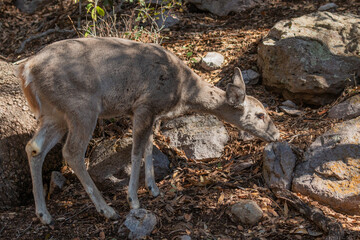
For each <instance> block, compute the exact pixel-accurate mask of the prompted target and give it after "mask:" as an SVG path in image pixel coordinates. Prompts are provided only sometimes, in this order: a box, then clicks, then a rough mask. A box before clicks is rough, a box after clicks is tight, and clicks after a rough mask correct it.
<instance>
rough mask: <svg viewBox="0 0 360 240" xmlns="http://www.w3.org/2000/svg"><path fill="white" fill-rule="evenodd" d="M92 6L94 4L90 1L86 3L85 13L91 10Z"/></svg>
mask: <svg viewBox="0 0 360 240" xmlns="http://www.w3.org/2000/svg"><path fill="white" fill-rule="evenodd" d="M93 7H94V4H92V3H89V4H88V5H86V10H87V13H89V12H90V11H91V8H93Z"/></svg>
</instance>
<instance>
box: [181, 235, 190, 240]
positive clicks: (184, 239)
mask: <svg viewBox="0 0 360 240" xmlns="http://www.w3.org/2000/svg"><path fill="white" fill-rule="evenodd" d="M180 240H191V237H190V236H189V235H182V236H180Z"/></svg>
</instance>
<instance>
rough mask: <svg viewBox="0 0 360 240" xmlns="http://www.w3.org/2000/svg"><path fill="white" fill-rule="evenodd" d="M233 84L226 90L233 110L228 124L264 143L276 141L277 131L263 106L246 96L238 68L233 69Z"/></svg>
mask: <svg viewBox="0 0 360 240" xmlns="http://www.w3.org/2000/svg"><path fill="white" fill-rule="evenodd" d="M233 80H234V81H233V83H229V84H228V86H227V89H226V100H227V103H228V104H229V105H230V106H231V107H232V108H234V115H233V116H231V117H230V119H229V120H230V122H231V123H232V124H234V125H235V126H237V127H238V128H240V129H242V130H245V131H247V132H249V133H251V134H253V135H255V136H256V137H259V138H261V139H263V140H265V141H268V142H272V141H276V140H278V139H279V137H280V133H279V130H278V129H277V128H276V126H275V124H274V123H273V121H272V120H271V119H270V117H269V115H268V114H267V112H266V109H265V108H264V106H263V104H262V103H261V102H260V101H259V100H257V99H256V98H254V97H251V96H247V95H246V87H245V82H244V80H243V76H242V74H241V71H240V69H239V68H235V73H234V76H233Z"/></svg>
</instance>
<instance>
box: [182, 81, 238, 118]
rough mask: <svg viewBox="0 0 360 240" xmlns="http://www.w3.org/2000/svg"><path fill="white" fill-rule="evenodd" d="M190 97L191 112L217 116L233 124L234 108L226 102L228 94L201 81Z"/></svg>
mask: <svg viewBox="0 0 360 240" xmlns="http://www.w3.org/2000/svg"><path fill="white" fill-rule="evenodd" d="M191 92H192V94H191V95H190V96H189V99H188V105H189V106H190V107H189V110H191V111H195V112H200V113H206V114H211V115H215V116H217V117H218V118H220V119H222V120H225V121H227V122H230V123H231V122H232V121H231V119H232V118H233V117H234V114H236V112H234V108H232V107H231V106H229V104H227V102H226V92H225V91H223V90H221V89H220V88H217V87H214V86H212V85H210V84H209V83H207V82H204V81H200V82H198V86H197V87H195V88H194V89H193V90H192V91H191Z"/></svg>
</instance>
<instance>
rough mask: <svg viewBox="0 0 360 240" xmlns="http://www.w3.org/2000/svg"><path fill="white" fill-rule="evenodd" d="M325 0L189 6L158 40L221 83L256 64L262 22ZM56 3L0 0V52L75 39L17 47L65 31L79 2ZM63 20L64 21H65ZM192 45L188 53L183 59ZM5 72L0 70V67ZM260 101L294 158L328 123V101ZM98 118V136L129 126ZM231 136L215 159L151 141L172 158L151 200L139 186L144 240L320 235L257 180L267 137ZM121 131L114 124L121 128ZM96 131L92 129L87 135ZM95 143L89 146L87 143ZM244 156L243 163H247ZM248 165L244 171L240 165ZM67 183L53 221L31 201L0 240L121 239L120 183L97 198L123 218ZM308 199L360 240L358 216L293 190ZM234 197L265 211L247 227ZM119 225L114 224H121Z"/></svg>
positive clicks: (54, 201)
mask: <svg viewBox="0 0 360 240" xmlns="http://www.w3.org/2000/svg"><path fill="white" fill-rule="evenodd" d="M326 2H327V1H323V0H313V1H295V0H282V1H281V0H278V1H269V3H268V4H266V5H264V6H261V7H257V8H254V9H250V10H248V11H246V12H244V13H241V14H230V15H229V16H226V17H217V16H215V15H212V14H209V13H205V12H201V11H196V10H194V8H192V7H190V6H187V5H186V6H184V7H183V10H182V11H181V12H179V14H180V15H181V19H182V20H181V22H180V24H179V25H177V26H175V27H173V28H171V29H170V30H169V31H164V33H163V36H165V37H166V38H165V39H164V41H163V44H162V45H163V46H164V47H165V48H167V49H169V50H170V51H172V52H174V53H175V54H176V55H177V56H179V57H180V58H181V59H182V60H184V61H185V62H186V63H187V64H188V65H189V66H190V67H191V68H192V69H194V71H195V72H196V73H197V74H199V75H200V76H202V77H203V78H204V79H206V80H207V81H209V82H212V83H214V84H216V85H217V86H219V87H220V88H224V87H225V86H226V84H227V83H228V82H229V81H230V80H231V76H232V72H233V69H234V67H235V66H237V67H240V68H241V69H249V68H252V69H254V70H257V68H256V58H257V45H258V43H259V41H260V40H261V39H262V38H263V37H264V36H265V35H266V34H267V32H268V31H269V29H270V28H271V27H272V26H273V25H274V24H275V23H276V22H278V21H279V20H282V19H288V18H292V17H298V16H301V15H303V14H306V13H310V12H313V11H316V9H317V8H318V7H319V6H321V5H322V4H324V3H326ZM334 2H335V3H337V4H338V5H339V7H338V9H337V12H352V13H355V14H358V15H359V14H360V3H359V2H358V1H355V0H354V1H351V0H348V1H334ZM63 5H64V7H61V4H58V3H57V2H56V1H55V3H52V4H50V5H48V6H46V7H45V8H44V9H43V10H41V11H39V12H38V13H36V14H34V15H27V14H23V13H20V12H19V11H18V10H17V9H16V8H15V7H14V6H13V4H12V1H11V0H4V1H2V2H1V3H0V23H1V25H0V40H1V45H0V58H1V59H2V60H6V61H8V62H15V61H18V60H21V59H24V58H25V57H28V56H30V55H32V54H33V53H35V52H37V51H38V50H39V49H41V48H42V47H43V46H45V45H47V44H49V43H51V42H54V41H56V40H60V39H65V38H73V37H77V35H76V33H53V34H48V35H46V36H43V37H41V38H38V39H35V40H33V41H30V42H29V43H28V44H26V46H25V48H24V51H22V52H19V53H16V51H17V50H18V49H19V47H20V45H21V43H22V42H23V41H24V40H26V39H28V38H29V37H30V36H34V35H36V34H39V33H43V32H45V31H46V30H48V29H53V28H55V27H58V28H59V29H73V25H72V24H73V23H72V22H76V19H77V14H78V12H77V7H76V5H74V4H73V1H64V2H63ZM70 19H71V20H70ZM208 51H217V52H221V53H222V54H223V55H224V56H225V59H226V60H225V64H224V67H222V68H221V69H220V70H216V71H213V72H210V73H209V72H206V71H204V70H202V69H201V68H200V66H199V64H198V63H196V62H194V59H199V58H200V57H203V56H204V55H205V54H206V53H207V52H208ZM189 52H191V56H189ZM0 74H3V73H0ZM357 92H359V90H358V89H351V90H349V89H348V90H345V91H344V93H343V95H342V96H340V97H339V99H337V100H336V102H339V101H342V100H344V99H346V98H347V97H349V96H350V95H353V94H354V93H357ZM247 93H248V94H249V95H253V96H255V97H257V98H258V99H259V100H261V101H262V102H263V103H266V104H267V106H268V110H269V113H270V115H271V117H272V118H273V119H274V122H275V123H276V125H277V126H278V127H279V129H280V130H281V134H282V139H283V140H284V141H288V142H290V143H291V144H292V146H293V147H294V148H295V149H297V154H298V155H299V156H301V155H302V153H303V152H304V151H305V149H306V147H307V146H309V145H310V144H311V143H312V142H313V141H314V140H315V138H316V137H317V136H319V135H320V134H322V133H323V132H325V131H326V130H328V129H329V128H330V127H331V126H332V125H333V124H334V123H335V121H330V120H329V119H327V117H326V112H327V110H328V109H329V108H330V107H331V105H333V104H335V102H334V103H333V104H331V105H328V106H324V107H322V108H319V109H312V108H310V107H308V106H300V107H301V110H303V111H305V114H304V115H302V116H299V117H291V116H288V115H286V114H284V113H281V112H279V111H278V108H277V106H279V103H281V102H282V101H284V99H283V98H282V97H281V96H279V95H277V94H275V93H272V92H269V91H267V90H266V89H265V88H264V87H263V86H261V85H260V84H258V85H256V86H252V87H249V88H248V89H247ZM118 126H119V128H114V124H108V123H107V122H105V126H104V133H105V137H109V136H115V137H121V136H122V135H123V134H124V132H125V131H126V127H130V125H127V124H124V123H123V122H122V123H121V124H120V123H119V124H118ZM226 127H227V129H228V130H229V132H230V141H229V143H228V145H227V146H226V148H225V151H224V154H223V156H222V157H221V158H219V159H214V160H212V161H208V162H195V161H193V160H191V159H184V158H182V157H179V156H176V155H173V154H172V151H171V150H168V149H167V148H166V143H165V141H164V139H163V138H162V136H156V138H155V143H156V144H157V145H158V146H159V147H160V148H162V149H163V150H164V152H165V153H166V154H167V155H168V156H169V157H170V160H171V168H172V173H171V174H170V175H169V176H168V177H166V178H165V179H164V180H162V181H160V182H159V183H158V185H159V187H160V189H161V191H162V192H163V193H164V196H161V197H158V198H153V197H151V196H150V195H149V193H148V192H147V191H146V190H145V189H144V188H140V190H139V198H140V201H141V204H142V207H144V208H146V209H147V210H150V211H152V212H153V213H155V214H156V215H157V217H158V224H157V225H156V227H155V229H154V231H153V232H152V234H151V236H150V237H148V239H180V236H182V235H189V236H191V238H192V239H324V238H325V234H324V233H323V232H322V231H321V230H320V229H318V228H316V226H315V224H314V223H313V222H311V221H309V220H308V219H306V218H305V217H304V216H303V215H301V214H300V213H299V212H297V211H295V210H294V209H292V208H291V207H289V206H288V205H287V204H285V202H284V201H282V200H279V199H277V198H276V197H275V196H274V194H273V193H272V192H271V191H270V190H269V189H268V188H267V187H266V186H265V184H264V181H263V179H262V175H261V169H262V152H263V149H264V146H265V145H266V143H264V142H262V141H260V140H250V141H242V140H240V139H239V138H238V134H237V131H236V129H234V128H233V127H232V126H230V125H226ZM119 129H120V130H119ZM101 137H102V133H100V130H96V132H95V134H94V138H95V139H100V138H101ZM94 144H95V141H92V143H91V144H90V148H91V146H93V145H94ZM247 163H250V164H247ZM245 165H247V166H248V167H246V168H244V167H243V166H245ZM63 172H64V175H65V176H66V178H67V184H66V186H65V187H64V189H63V190H61V191H58V192H56V193H54V194H53V195H52V196H51V198H50V199H49V200H48V201H47V206H48V209H49V211H50V213H51V214H52V216H53V218H54V219H55V221H56V224H55V227H54V228H53V229H52V228H49V227H48V226H44V225H42V224H41V223H40V222H39V220H38V219H37V218H36V216H35V213H34V203H33V200H32V199H29V201H28V202H29V203H28V204H27V205H25V206H20V207H17V208H15V209H12V210H9V211H5V212H0V219H1V220H0V239H74V240H75V239H76V240H77V239H101V240H103V239H125V238H126V236H127V232H126V231H124V230H123V227H122V224H123V222H124V220H125V217H126V215H127V214H128V212H129V210H130V209H129V205H128V203H127V202H126V189H124V190H123V191H116V192H114V191H107V192H103V194H104V197H105V199H106V201H107V202H108V203H110V204H111V205H112V206H113V207H114V208H115V209H116V210H117V211H118V212H119V214H120V215H121V218H120V219H119V220H117V221H108V220H106V219H105V218H103V217H101V216H99V214H98V213H97V212H96V210H95V207H94V206H93V204H92V203H91V201H90V199H89V198H88V196H87V195H86V193H85V191H84V189H83V188H82V186H81V184H80V183H79V181H78V180H77V179H76V177H75V176H74V175H73V174H72V173H71V171H70V170H69V169H67V168H66V167H64V169H63ZM299 197H301V199H302V200H303V201H305V202H306V203H307V204H308V205H310V206H314V207H318V208H320V209H321V210H322V211H323V212H324V213H325V214H326V215H327V216H329V217H332V218H334V219H335V220H337V221H339V222H340V223H341V224H342V226H343V227H344V230H345V239H360V216H350V215H345V214H341V213H338V212H335V211H333V210H331V209H330V208H328V207H326V206H323V205H321V204H319V203H318V202H316V201H313V200H311V199H309V198H307V197H305V196H299ZM239 199H252V200H254V201H256V202H257V203H258V204H259V206H260V207H261V208H262V210H263V211H264V216H263V218H262V219H261V221H260V222H259V223H258V224H257V225H254V226H246V225H241V224H240V223H239V222H238V221H237V220H236V219H234V218H233V217H231V215H230V214H229V212H230V211H229V209H230V206H231V205H232V204H234V203H235V202H237V201H238V200H239ZM119 229H120V231H119Z"/></svg>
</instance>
